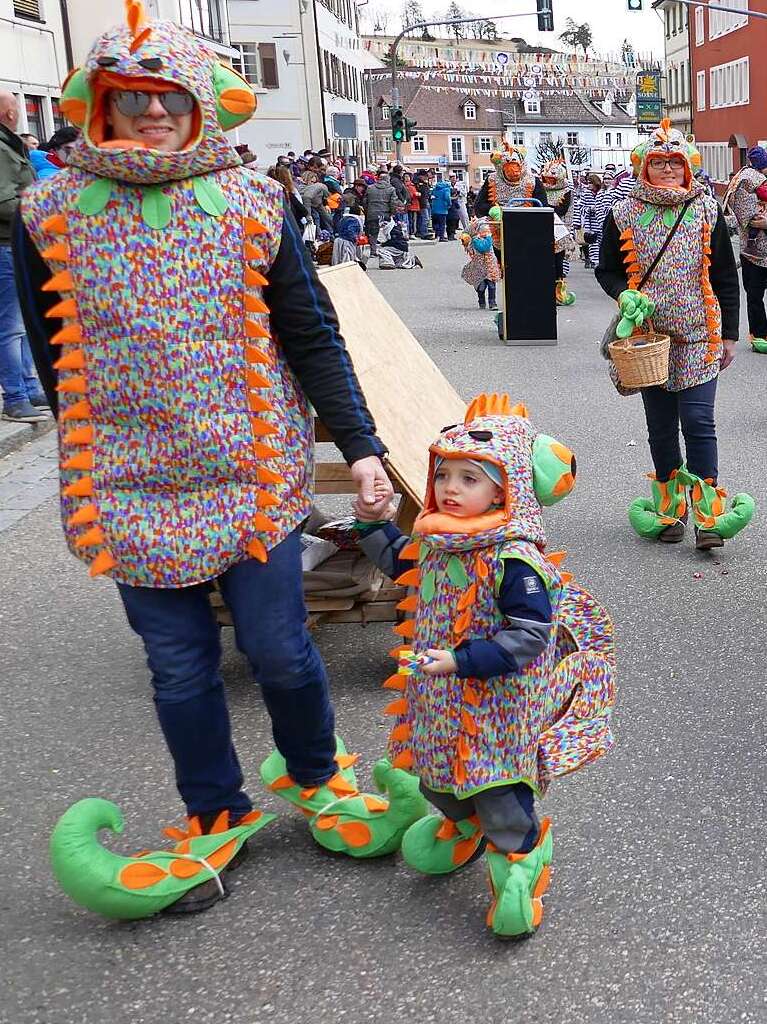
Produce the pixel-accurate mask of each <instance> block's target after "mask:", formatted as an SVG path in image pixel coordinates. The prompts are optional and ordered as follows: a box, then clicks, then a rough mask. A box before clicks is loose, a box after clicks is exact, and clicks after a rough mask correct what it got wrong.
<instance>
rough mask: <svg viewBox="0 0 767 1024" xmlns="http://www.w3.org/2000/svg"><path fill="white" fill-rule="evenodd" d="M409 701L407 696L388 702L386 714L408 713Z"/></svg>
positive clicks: (385, 709)
mask: <svg viewBox="0 0 767 1024" xmlns="http://www.w3.org/2000/svg"><path fill="white" fill-rule="evenodd" d="M407 708H408V703H407V699H406V698H405V697H400V698H399V699H398V700H393V701H392V702H391V704H387V705H386V707H385V708H384V709H383V713H384V714H385V715H404V714H407Z"/></svg>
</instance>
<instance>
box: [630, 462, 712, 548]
mask: <svg viewBox="0 0 767 1024" xmlns="http://www.w3.org/2000/svg"><path fill="white" fill-rule="evenodd" d="M683 473H686V470H685V468H684V466H682V467H681V468H680V469H675V470H674V472H673V473H672V474H671V478H670V479H669V480H668V481H667V482H665V483H661V482H660V481H659V480H655V479H652V478H651V479H652V484H651V490H652V498H637V499H636V500H635V501H632V503H631V505H630V507H629V522H630V523H631V525H632V526H633V527H634V529H635V530H636V532H637V533H638V534H639V536H640V537H644V538H645V539H646V540H657V538H658V537H659V536H660V535H661V534H662V533H663V531H664V530H665V529H666V528H667V527H668V526H673V524H674V523H677V522H679V521H680V520H681V519H682V517H683V516H684V515H685V513H686V512H687V493H686V490H685V488H686V477H685V479H683V478H682V474H683ZM687 476H689V474H687ZM696 479H697V478H696Z"/></svg>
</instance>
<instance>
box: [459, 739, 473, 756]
mask: <svg viewBox="0 0 767 1024" xmlns="http://www.w3.org/2000/svg"><path fill="white" fill-rule="evenodd" d="M458 756H459V757H460V758H461V760H462V761H468V760H469V758H470V757H471V750H470V748H469V741H468V740H467V739H466V737H465V736H459V737H458Z"/></svg>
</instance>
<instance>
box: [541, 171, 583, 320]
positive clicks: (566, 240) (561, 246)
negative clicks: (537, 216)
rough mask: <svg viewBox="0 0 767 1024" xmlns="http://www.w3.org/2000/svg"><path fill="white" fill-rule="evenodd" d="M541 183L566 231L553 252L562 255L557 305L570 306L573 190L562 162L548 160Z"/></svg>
mask: <svg viewBox="0 0 767 1024" xmlns="http://www.w3.org/2000/svg"><path fill="white" fill-rule="evenodd" d="M541 181H542V182H543V187H544V188H545V190H546V199H547V202H548V205H549V206H550V207H551V208H552V210H553V211H554V213H555V214H556V215H557V217H559V219H560V220H561V221H562V224H563V225H564V227H565V228H566V229H567V233H566V234H562V233H561V232H560V234H561V237H560V238H556V239H555V243H554V251H555V252H561V253H563V257H562V276H561V277H560V278H558V279H557V305H559V306H572V305H573V303H574V302H575V294H574V293H573V292H571V291H569V289H568V287H567V277H568V275H569V273H570V254H571V253H572V252H574V250H575V242H574V241H573V235H572V224H573V190H572V189H571V188H570V183H569V181H568V180H567V165H566V164H565V162H564V160H561V159H557V160H550V161H549V162H548V163H547V164H546V165H545V166H544V168H543V170H542V171H541Z"/></svg>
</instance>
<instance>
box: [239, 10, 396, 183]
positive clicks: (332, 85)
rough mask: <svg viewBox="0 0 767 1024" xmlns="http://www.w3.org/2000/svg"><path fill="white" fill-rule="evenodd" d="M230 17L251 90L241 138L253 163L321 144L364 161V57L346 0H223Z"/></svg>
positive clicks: (367, 144) (366, 146)
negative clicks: (253, 106)
mask: <svg viewBox="0 0 767 1024" xmlns="http://www.w3.org/2000/svg"><path fill="white" fill-rule="evenodd" d="M229 20H230V29H231V40H232V45H233V47H234V48H235V50H236V51H238V54H237V56H236V57H235V59H234V64H235V67H237V69H238V70H239V71H240V72H241V73H242V74H243V75H244V77H245V78H247V79H248V81H249V82H250V83H251V85H252V86H253V88H254V89H255V90H256V93H257V95H258V109H257V111H256V114H255V116H254V117H253V119H252V120H251V121H250V122H249V123H248V124H246V125H243V126H242V128H240V138H241V139H242V141H244V142H247V143H248V145H249V146H250V148H251V149H252V150H253V152H255V153H256V154H257V155H258V158H259V164H261V166H264V167H266V166H268V165H269V163H273V162H274V160H275V159H276V158H277V157H278V156H279V155H280V154H281V153H287V152H288V151H289V150H293V151H294V152H296V153H300V152H303V151H304V150H305V149H313V150H318V149H322V148H324V147H325V146H327V147H329V148H330V149H331V150H333V152H334V153H336V154H341V155H343V156H349V157H352V158H353V159H356V160H357V162H358V164H363V163H366V162H367V161H368V160H369V147H370V129H369V126H368V107H367V93H366V80H365V72H366V69H367V68H368V66H369V65H370V63H371V58H370V57H369V55H368V54H367V53H366V51H365V50H364V48H363V47H362V43H361V40H360V35H359V23H358V19H357V6H356V4H355V3H354V2H353V0H229ZM375 63H377V62H375Z"/></svg>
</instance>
